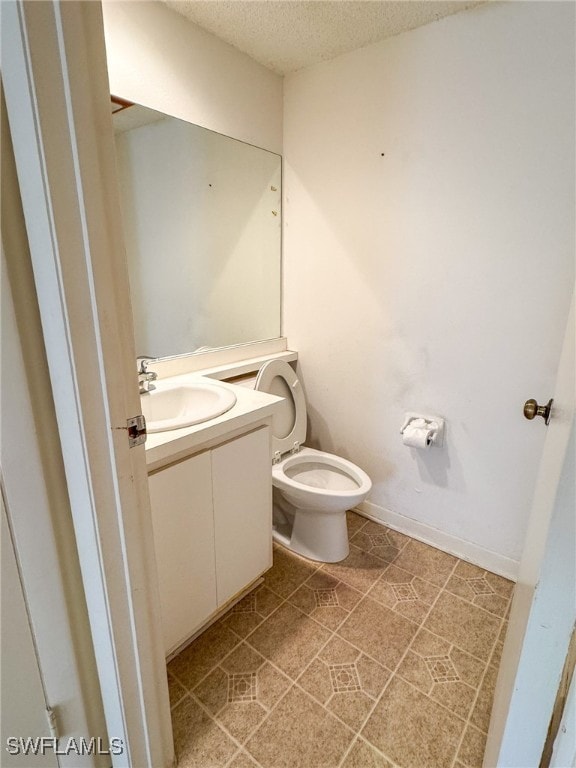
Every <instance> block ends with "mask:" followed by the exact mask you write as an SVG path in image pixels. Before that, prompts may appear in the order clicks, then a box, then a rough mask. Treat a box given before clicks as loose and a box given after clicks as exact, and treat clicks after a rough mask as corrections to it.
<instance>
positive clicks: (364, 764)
mask: <svg viewBox="0 0 576 768" xmlns="http://www.w3.org/2000/svg"><path fill="white" fill-rule="evenodd" d="M342 768H392V763H391V762H390V761H389V760H387V759H386V758H385V757H383V756H382V755H381V754H380V753H379V752H377V751H376V750H375V749H374V747H372V746H371V745H370V744H368V743H367V742H366V741H364V740H363V739H360V738H359V739H356V741H355V742H354V744H353V745H352V749H351V750H350V751H349V752H348V754H347V755H346V759H345V760H344V762H343V763H342Z"/></svg>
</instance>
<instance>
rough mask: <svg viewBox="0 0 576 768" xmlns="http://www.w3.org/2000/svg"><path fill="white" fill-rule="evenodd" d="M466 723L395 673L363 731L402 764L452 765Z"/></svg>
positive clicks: (438, 767) (405, 766)
mask: <svg viewBox="0 0 576 768" xmlns="http://www.w3.org/2000/svg"><path fill="white" fill-rule="evenodd" d="M464 725H465V723H464V721H463V720H460V719H459V718H458V717H456V716H455V715H453V714H452V713H450V712H448V711H447V710H446V709H444V708H443V707H441V706H440V705H438V704H436V703H435V702H433V701H432V700H431V699H429V698H428V697H427V696H425V695H424V694H423V693H421V692H420V691H417V690H416V689H415V688H413V687H412V686H411V685H409V684H408V683H406V682H404V680H402V679H400V678H399V677H396V676H395V677H394V678H393V679H392V680H391V682H390V683H389V685H388V687H387V688H386V690H385V691H384V694H383V696H382V698H381V699H380V701H379V702H378V705H377V706H376V709H375V710H374V712H373V714H372V715H371V716H370V718H369V720H368V722H367V723H366V725H365V726H364V729H363V730H362V735H363V736H364V737H365V738H366V739H367V740H368V741H369V742H371V743H372V744H373V745H374V746H375V747H377V748H378V749H380V750H381V751H382V752H384V753H385V754H386V755H387V756H389V757H390V758H391V759H392V760H393V761H394V762H395V763H396V764H397V765H398V766H401V767H402V768H416V767H418V768H450V766H451V765H452V762H453V760H454V757H455V756H456V750H457V748H458V744H459V742H460V737H461V735H462V731H463V730H464Z"/></svg>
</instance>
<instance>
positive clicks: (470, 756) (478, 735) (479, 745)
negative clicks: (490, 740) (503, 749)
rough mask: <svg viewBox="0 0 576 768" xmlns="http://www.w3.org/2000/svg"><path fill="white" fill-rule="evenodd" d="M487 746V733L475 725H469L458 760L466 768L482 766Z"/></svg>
mask: <svg viewBox="0 0 576 768" xmlns="http://www.w3.org/2000/svg"><path fill="white" fill-rule="evenodd" d="M485 748H486V734H485V733H482V731H480V730H478V728H475V727H474V726H473V725H469V726H468V727H467V728H466V733H465V734H464V738H463V739H462V744H461V745H460V749H459V750H458V760H459V761H460V762H461V763H462V765H465V766H466V768H482V762H483V760H484V750H485Z"/></svg>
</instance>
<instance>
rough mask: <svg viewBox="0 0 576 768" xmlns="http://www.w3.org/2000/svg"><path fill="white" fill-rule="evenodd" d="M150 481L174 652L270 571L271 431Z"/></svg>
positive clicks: (169, 645) (166, 630)
mask: <svg viewBox="0 0 576 768" xmlns="http://www.w3.org/2000/svg"><path fill="white" fill-rule="evenodd" d="M148 480H149V488H150V501H151V507H152V523H153V528H154V543H155V549H156V565H157V568H158V581H159V588H160V604H161V610H162V625H163V634H164V648H165V651H166V654H169V653H171V652H172V651H174V650H175V649H176V648H178V646H179V645H181V644H182V643H183V642H185V641H186V640H187V639H188V638H189V637H191V636H192V635H193V634H194V633H196V632H197V631H198V630H199V629H200V628H201V627H202V626H203V625H204V624H206V623H207V621H208V620H209V619H210V618H211V617H212V616H214V615H215V614H217V613H218V612H219V611H220V610H221V609H222V608H224V607H225V606H226V604H227V603H229V602H230V601H231V600H233V598H235V597H236V596H237V595H239V594H240V593H242V591H244V590H245V589H246V587H248V586H249V585H250V584H251V583H252V582H253V581H255V580H256V579H257V578H258V577H259V576H260V575H261V574H262V573H264V571H266V570H267V569H268V568H270V567H271V565H272V475H271V470H270V434H269V428H268V427H267V426H262V427H259V428H257V429H255V430H253V431H251V432H248V433H247V434H244V435H242V436H240V437H237V438H235V439H233V440H229V441H227V442H225V443H222V444H220V445H217V446H216V447H213V448H211V449H210V450H206V451H203V452H201V453H197V454H194V455H192V456H190V457H188V458H186V459H184V460H183V461H180V462H178V463H175V464H171V465H169V466H167V467H164V468H162V469H160V470H158V471H157V472H155V473H153V474H151V475H150V476H149V478H148Z"/></svg>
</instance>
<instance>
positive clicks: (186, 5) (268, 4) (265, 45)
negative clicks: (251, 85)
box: [163, 0, 485, 75]
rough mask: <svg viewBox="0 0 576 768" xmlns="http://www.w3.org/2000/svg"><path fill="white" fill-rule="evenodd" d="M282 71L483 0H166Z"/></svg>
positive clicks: (238, 46) (356, 46)
mask: <svg viewBox="0 0 576 768" xmlns="http://www.w3.org/2000/svg"><path fill="white" fill-rule="evenodd" d="M163 2H164V3H165V5H167V6H168V7H169V8H172V9H173V10H175V11H177V12H178V13H180V14H182V15H183V16H185V17H186V18H187V19H190V21H193V22H194V23H195V24H198V26H200V27H203V28H204V29H205V30H207V31H208V32H211V33H212V34H214V35H216V36H217V37H219V38H220V39H222V40H225V41H226V42H227V43H230V45H233V46H235V47H236V48H238V49H240V50H241V51H243V52H244V53H246V54H248V56H251V57H252V58H253V59H256V61H258V62H260V64H263V65H264V66H265V67H268V68H269V69H272V70H273V71H274V72H277V73H278V74H281V75H284V74H286V73H288V72H294V71H295V70H297V69H301V68H302V67H306V66H308V65H310V64H316V63H318V62H319V61H326V60H328V59H333V58H334V57H335V56H339V55H340V54H341V53H345V52H346V51H352V50H354V49H356V48H362V47H363V46H365V45H369V44H370V43H375V42H376V41H378V40H383V39H384V38H385V37H392V36H393V35H398V34H399V33H400V32H405V31H407V30H409V29H415V28H416V27H421V26H423V25H424V24H429V23H430V22H432V21H436V20H437V19H440V18H442V17H443V16H449V15H450V14H452V13H457V12H458V11H462V10H465V9H467V8H472V7H473V6H475V5H480V3H481V2H485V0H399V1H398V0H163Z"/></svg>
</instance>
